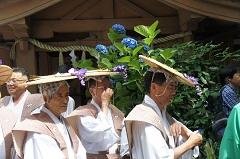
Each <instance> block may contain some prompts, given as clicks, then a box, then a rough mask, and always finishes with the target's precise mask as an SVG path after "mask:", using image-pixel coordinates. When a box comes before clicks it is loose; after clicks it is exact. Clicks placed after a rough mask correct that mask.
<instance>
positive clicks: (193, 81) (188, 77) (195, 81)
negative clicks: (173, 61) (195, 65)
mask: <svg viewBox="0 0 240 159" xmlns="http://www.w3.org/2000/svg"><path fill="white" fill-rule="evenodd" d="M183 76H184V77H186V78H187V79H188V80H190V81H192V83H193V84H194V85H195V87H196V91H197V95H198V96H201V95H202V93H203V91H202V88H201V87H200V85H199V83H198V79H197V78H195V77H193V76H189V75H187V74H186V73H184V74H183Z"/></svg>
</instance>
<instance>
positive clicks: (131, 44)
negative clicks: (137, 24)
mask: <svg viewBox="0 0 240 159" xmlns="http://www.w3.org/2000/svg"><path fill="white" fill-rule="evenodd" d="M121 43H122V44H123V45H125V46H126V47H129V48H131V49H134V48H136V47H137V45H138V43H137V41H136V40H135V39H133V38H123V39H122V41H121Z"/></svg>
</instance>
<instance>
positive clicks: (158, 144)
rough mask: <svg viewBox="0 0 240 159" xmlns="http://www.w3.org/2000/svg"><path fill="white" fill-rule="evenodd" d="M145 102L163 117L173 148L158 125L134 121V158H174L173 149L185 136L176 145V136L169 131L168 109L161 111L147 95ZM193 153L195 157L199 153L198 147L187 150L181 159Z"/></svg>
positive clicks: (189, 157) (185, 158)
mask: <svg viewBox="0 0 240 159" xmlns="http://www.w3.org/2000/svg"><path fill="white" fill-rule="evenodd" d="M144 102H145V103H146V104H148V105H149V106H150V107H152V108H153V110H155V111H156V112H157V114H158V115H159V117H160V118H162V121H163V126H164V129H165V131H166V133H167V136H168V138H169V144H170V146H171V148H169V147H168V145H167V143H166V141H165V139H164V137H163V136H162V134H161V132H160V131H159V130H158V129H157V128H156V127H154V126H153V125H150V124H148V123H144V122H134V123H133V126H132V133H133V134H134V135H133V141H134V143H133V147H132V157H133V159H173V158H174V151H173V149H174V148H175V147H177V146H179V145H180V144H182V143H183V142H184V141H183V138H182V137H181V136H180V137H179V140H178V144H177V145H175V143H174V138H173V136H171V135H170V132H169V126H170V125H169V122H168V121H167V118H166V111H163V112H161V111H160V109H159V108H158V106H157V104H156V103H155V102H154V101H153V100H152V99H151V98H150V97H149V96H147V95H146V96H145V98H144ZM139 139H141V140H139ZM193 155H194V157H196V156H198V155H199V151H198V147H196V148H195V150H194V152H193V151H192V150H189V151H187V152H186V153H185V154H184V155H183V156H182V157H181V159H191V158H192V156H193Z"/></svg>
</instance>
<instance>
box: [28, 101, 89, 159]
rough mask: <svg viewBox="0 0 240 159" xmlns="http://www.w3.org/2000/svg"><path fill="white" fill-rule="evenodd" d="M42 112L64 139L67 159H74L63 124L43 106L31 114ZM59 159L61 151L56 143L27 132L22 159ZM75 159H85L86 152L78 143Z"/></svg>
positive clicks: (45, 136) (45, 137) (42, 135)
mask: <svg viewBox="0 0 240 159" xmlns="http://www.w3.org/2000/svg"><path fill="white" fill-rule="evenodd" d="M40 111H44V112H45V113H47V114H48V115H49V116H50V117H51V119H52V120H53V121H54V123H55V124H56V126H57V128H58V130H59V131H60V133H61V135H62V136H63V138H64V141H65V143H66V146H67V152H68V158H69V159H74V151H73V148H72V144H71V140H70V137H69V134H68V130H67V128H66V126H65V124H64V122H63V123H61V122H60V120H59V119H58V118H57V117H56V116H55V115H54V114H53V113H52V112H50V111H49V110H48V109H47V108H45V107H44V106H42V107H40V108H37V109H36V110H34V111H33V112H32V114H35V113H39V112H40ZM33 158H34V159H48V158H51V159H61V158H64V155H63V153H62V151H61V150H60V148H59V146H58V144H57V142H56V141H55V140H54V139H53V138H51V137H50V136H47V135H44V134H39V133H34V132H29V133H28V135H27V141H26V143H25V146H24V159H33ZM77 159H86V150H85V148H84V147H83V145H82V144H81V142H80V141H79V147H78V152H77Z"/></svg>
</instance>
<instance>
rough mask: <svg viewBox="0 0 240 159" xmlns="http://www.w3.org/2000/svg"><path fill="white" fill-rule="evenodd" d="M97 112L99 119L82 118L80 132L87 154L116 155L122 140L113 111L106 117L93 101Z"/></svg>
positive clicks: (79, 124)
mask: <svg viewBox="0 0 240 159" xmlns="http://www.w3.org/2000/svg"><path fill="white" fill-rule="evenodd" d="M91 104H93V105H94V106H95V107H96V108H97V110H98V114H97V118H94V117H91V116H85V117H80V120H79V121H78V130H79V135H80V139H81V141H82V144H83V146H84V147H85V148H86V151H87V153H91V154H98V152H99V151H109V153H110V154H114V153H115V151H116V149H117V147H118V145H117V142H118V141H119V140H120V138H119V136H118V134H117V133H116V131H115V129H114V125H113V119H112V115H111V111H110V109H109V111H108V114H107V115H105V114H104V113H103V112H102V111H101V109H100V107H99V106H98V105H97V104H96V103H95V102H94V101H93V100H92V101H91Z"/></svg>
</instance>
